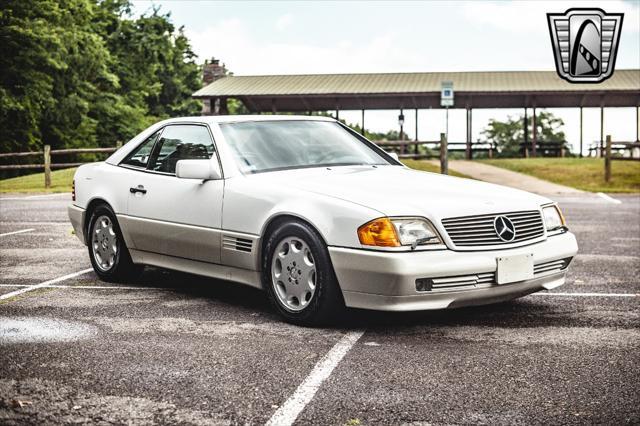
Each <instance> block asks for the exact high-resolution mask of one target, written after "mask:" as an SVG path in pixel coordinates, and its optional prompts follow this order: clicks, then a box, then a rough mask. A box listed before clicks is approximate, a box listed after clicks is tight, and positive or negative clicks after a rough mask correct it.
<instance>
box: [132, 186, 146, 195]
mask: <svg viewBox="0 0 640 426" xmlns="http://www.w3.org/2000/svg"><path fill="white" fill-rule="evenodd" d="M129 192H130V193H132V194H135V193H136V192H139V193H141V194H146V193H147V190H146V189H144V186H142V185H138V187H137V188H129Z"/></svg>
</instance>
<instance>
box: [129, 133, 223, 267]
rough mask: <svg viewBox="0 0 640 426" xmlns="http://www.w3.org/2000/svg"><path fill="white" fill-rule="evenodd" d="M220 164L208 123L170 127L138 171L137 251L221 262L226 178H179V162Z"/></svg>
mask: <svg viewBox="0 0 640 426" xmlns="http://www.w3.org/2000/svg"><path fill="white" fill-rule="evenodd" d="M204 158H207V159H210V161H216V162H218V156H217V153H216V150H215V145H214V142H213V138H212V136H211V133H210V131H209V128H208V127H207V126H206V125H198V124H172V125H168V126H166V127H164V128H163V129H162V132H161V133H160V134H159V135H158V139H157V141H156V143H155V145H154V147H153V150H152V151H151V153H150V154H149V158H148V164H147V166H146V169H145V170H144V171H141V172H138V173H135V176H134V177H133V178H132V181H131V187H130V188H129V191H130V193H129V200H128V203H127V218H126V221H127V224H126V227H127V233H128V235H129V237H130V238H131V239H132V242H133V245H134V247H135V249H136V250H142V251H146V252H153V253H159V254H164V255H170V256H176V257H181V258H186V259H193V260H199V261H205V262H211V263H219V262H220V242H221V233H220V228H221V224H222V198H223V191H224V180H222V179H220V180H207V181H201V180H194V179H179V178H177V177H176V176H175V169H176V163H177V162H178V161H179V160H186V159H204Z"/></svg>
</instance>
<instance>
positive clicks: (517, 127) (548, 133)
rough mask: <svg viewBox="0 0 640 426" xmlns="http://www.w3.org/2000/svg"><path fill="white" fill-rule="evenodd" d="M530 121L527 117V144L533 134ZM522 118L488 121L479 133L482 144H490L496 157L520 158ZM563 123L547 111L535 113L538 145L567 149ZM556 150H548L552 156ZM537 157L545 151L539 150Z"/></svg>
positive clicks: (522, 132) (522, 130)
mask: <svg viewBox="0 0 640 426" xmlns="http://www.w3.org/2000/svg"><path fill="white" fill-rule="evenodd" d="M532 121H533V120H532V119H531V117H529V120H528V123H527V131H528V132H529V143H531V138H532V136H531V135H532V134H533V126H532ZM523 122H524V116H523V115H520V116H516V117H512V116H509V117H508V118H507V121H498V120H489V124H488V125H487V127H485V129H484V130H483V131H482V133H481V136H482V138H481V140H482V141H483V142H492V143H493V144H494V146H496V147H497V151H498V156H501V157H520V156H521V155H522V146H521V145H520V144H522V143H523V142H524V125H523ZM562 126H564V122H563V121H562V119H561V118H559V117H556V116H554V115H553V114H552V113H550V112H548V111H537V112H536V129H537V140H538V143H539V144H540V143H544V144H551V146H557V149H561V148H563V147H564V148H565V149H568V146H567V144H566V137H565V134H564V132H563V131H562ZM557 149H551V150H548V153H549V154H552V155H554V154H555V153H556V151H557ZM538 152H539V155H544V154H545V150H544V149H541V148H539V149H538Z"/></svg>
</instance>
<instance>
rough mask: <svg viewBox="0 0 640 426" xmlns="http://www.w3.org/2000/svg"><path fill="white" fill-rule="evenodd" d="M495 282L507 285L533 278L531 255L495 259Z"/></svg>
mask: <svg viewBox="0 0 640 426" xmlns="http://www.w3.org/2000/svg"><path fill="white" fill-rule="evenodd" d="M496 262H497V270H496V282H497V283H498V284H509V283H515V282H518V281H524V280H530V279H532V278H533V253H527V254H519V255H514V256H501V257H497V258H496Z"/></svg>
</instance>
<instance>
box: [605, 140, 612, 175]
mask: <svg viewBox="0 0 640 426" xmlns="http://www.w3.org/2000/svg"><path fill="white" fill-rule="evenodd" d="M610 180H611V135H607V147H606V151H605V157H604V181H605V182H609V181H610Z"/></svg>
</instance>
